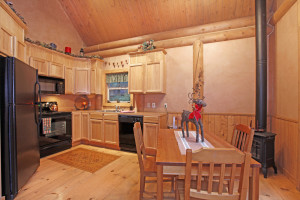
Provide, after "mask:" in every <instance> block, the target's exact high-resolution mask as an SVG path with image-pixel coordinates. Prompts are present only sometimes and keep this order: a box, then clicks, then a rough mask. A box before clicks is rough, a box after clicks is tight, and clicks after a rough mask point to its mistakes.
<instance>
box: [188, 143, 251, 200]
mask: <svg viewBox="0 0 300 200" xmlns="http://www.w3.org/2000/svg"><path fill="white" fill-rule="evenodd" d="M250 159H251V154H250V153H243V152H241V151H239V150H237V149H234V148H202V149H200V150H197V151H195V152H194V153H192V151H191V149H188V150H187V151H186V174H185V176H186V177H185V199H186V200H189V199H190V196H192V197H194V198H203V199H223V198H222V197H224V199H232V200H233V199H243V198H241V197H244V196H245V194H247V189H248V187H249V184H248V182H247V181H249V170H250ZM192 161H196V163H197V165H198V166H197V167H198V170H197V172H198V174H197V178H198V180H197V188H196V189H191V188H190V186H191V169H192ZM237 165H240V166H242V167H241V172H240V174H239V175H237V174H236V173H237V169H236V168H237ZM208 167H209V168H208ZM204 170H207V171H208V174H207V173H204ZM226 171H229V172H231V174H230V177H229V178H230V179H229V182H228V183H229V184H228V189H226V187H227V181H224V180H225V175H226V174H227V173H226ZM217 177H218V178H217ZM226 177H227V176H226ZM236 179H240V181H239V185H238V186H239V187H238V191H237V192H234V183H235V180H236ZM203 180H204V181H203ZM205 183H207V184H205ZM201 184H204V185H202V186H201ZM204 186H207V187H204ZM215 186H218V187H215Z"/></svg>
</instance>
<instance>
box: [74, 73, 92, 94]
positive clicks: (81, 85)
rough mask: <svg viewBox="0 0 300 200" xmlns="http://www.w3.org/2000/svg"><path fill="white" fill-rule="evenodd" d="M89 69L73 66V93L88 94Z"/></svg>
mask: <svg viewBox="0 0 300 200" xmlns="http://www.w3.org/2000/svg"><path fill="white" fill-rule="evenodd" d="M90 76H91V73H90V69H89V68H75V75H74V79H75V88H74V91H75V94H90Z"/></svg>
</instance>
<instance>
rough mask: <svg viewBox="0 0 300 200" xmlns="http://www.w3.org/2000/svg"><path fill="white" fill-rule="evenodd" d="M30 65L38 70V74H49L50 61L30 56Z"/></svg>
mask: <svg viewBox="0 0 300 200" xmlns="http://www.w3.org/2000/svg"><path fill="white" fill-rule="evenodd" d="M29 65H30V66H32V67H33V68H35V69H37V70H38V74H39V75H42V76H48V73H49V72H48V70H49V62H48V61H46V60H44V59H41V58H36V57H30V59H29Z"/></svg>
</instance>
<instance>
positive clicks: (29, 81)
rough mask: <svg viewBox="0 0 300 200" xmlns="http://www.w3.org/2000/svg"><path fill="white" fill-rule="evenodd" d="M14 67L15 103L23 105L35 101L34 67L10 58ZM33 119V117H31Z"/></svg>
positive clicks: (31, 103)
mask: <svg viewBox="0 0 300 200" xmlns="http://www.w3.org/2000/svg"><path fill="white" fill-rule="evenodd" d="M12 62H13V64H14V67H15V75H14V80H15V81H14V84H15V85H14V87H15V102H14V103H15V104H17V105H24V104H30V105H34V103H35V99H34V98H35V94H34V90H35V89H34V88H35V83H36V71H37V70H36V69H34V68H32V67H30V66H28V65H27V64H25V63H23V62H22V61H19V60H17V59H13V60H12ZM33 120H34V118H33Z"/></svg>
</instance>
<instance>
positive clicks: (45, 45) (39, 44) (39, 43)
mask: <svg viewBox="0 0 300 200" xmlns="http://www.w3.org/2000/svg"><path fill="white" fill-rule="evenodd" d="M24 40H25V41H27V42H30V43H32V44H35V45H38V46H41V47H44V48H47V49H50V50H52V51H57V52H59V53H63V54H66V55H69V56H73V57H77V58H98V59H101V60H103V57H102V56H97V55H93V56H81V55H75V54H72V53H71V54H67V53H65V52H64V51H62V50H58V49H54V48H53V47H52V46H51V45H50V44H47V43H45V42H40V41H38V40H36V41H33V40H31V39H30V38H26V37H25V38H24Z"/></svg>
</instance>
